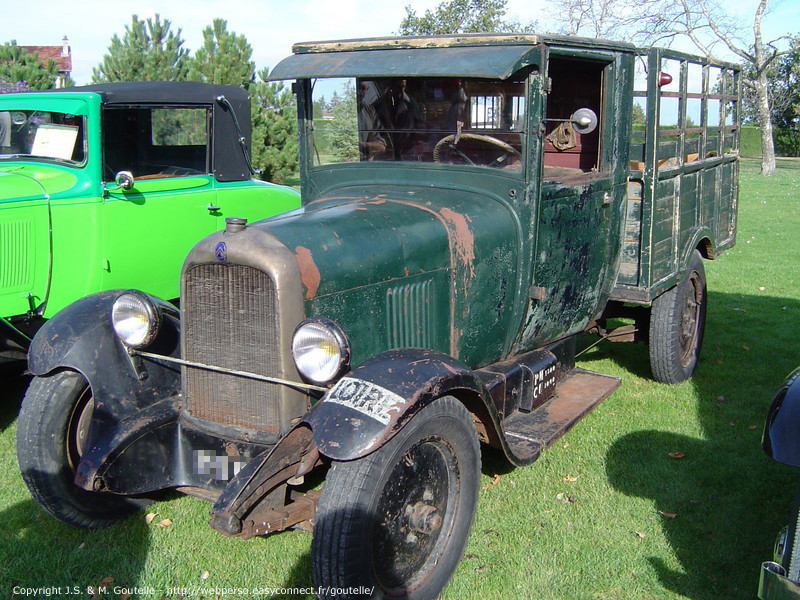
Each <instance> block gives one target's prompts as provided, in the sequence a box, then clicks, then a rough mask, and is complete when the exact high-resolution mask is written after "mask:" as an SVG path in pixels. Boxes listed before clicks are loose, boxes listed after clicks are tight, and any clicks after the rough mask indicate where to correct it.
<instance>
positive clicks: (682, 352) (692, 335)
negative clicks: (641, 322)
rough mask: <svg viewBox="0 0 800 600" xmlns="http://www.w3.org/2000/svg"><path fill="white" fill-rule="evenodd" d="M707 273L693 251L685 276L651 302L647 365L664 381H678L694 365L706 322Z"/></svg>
mask: <svg viewBox="0 0 800 600" xmlns="http://www.w3.org/2000/svg"><path fill="white" fill-rule="evenodd" d="M706 304H707V300H706V275H705V271H704V269H703V258H702V256H700V253H699V252H698V251H696V250H695V252H694V255H693V256H692V259H691V261H690V262H689V271H688V273H687V276H686V279H684V280H683V281H681V283H679V284H678V285H676V286H675V287H674V288H672V289H671V290H669V291H668V292H665V293H664V294H662V295H661V296H659V297H658V298H656V299H655V300H654V301H653V307H652V309H651V313H650V367H651V369H652V371H653V376H654V377H655V378H656V379H657V380H658V381H662V382H664V383H679V382H681V381H684V380H686V379H688V378H689V377H691V376H692V373H694V369H695V367H696V366H697V359H698V357H699V355H700V348H701V346H702V344H703V332H704V330H705V321H706Z"/></svg>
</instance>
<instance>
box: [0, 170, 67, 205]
mask: <svg viewBox="0 0 800 600" xmlns="http://www.w3.org/2000/svg"><path fill="white" fill-rule="evenodd" d="M78 181H79V178H78V177H77V176H76V175H75V174H74V173H71V172H70V171H68V170H66V169H63V168H58V167H51V166H47V165H40V164H20V163H13V164H8V165H3V164H0V204H2V203H5V202H13V201H16V200H33V199H41V198H45V197H46V196H48V197H52V196H55V195H59V194H63V193H65V192H69V191H70V190H72V189H73V188H75V187H76V185H77V184H78Z"/></svg>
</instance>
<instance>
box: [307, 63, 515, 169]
mask: <svg viewBox="0 0 800 600" xmlns="http://www.w3.org/2000/svg"><path fill="white" fill-rule="evenodd" d="M312 96H313V98H312V99H313V103H314V156H313V160H314V162H315V164H317V165H323V164H330V163H348V162H365V161H404V162H426V163H446V164H466V165H473V166H481V167H490V168H495V169H503V170H507V171H511V172H521V171H522V162H523V161H522V159H521V157H522V152H523V147H524V141H525V132H526V119H525V116H526V115H525V83H524V81H523V80H513V79H508V80H502V81H500V80H486V79H463V78H446V77H417V78H369V79H367V78H347V79H325V80H317V81H316V82H315V84H314V91H313V95H312ZM326 96H327V99H326Z"/></svg>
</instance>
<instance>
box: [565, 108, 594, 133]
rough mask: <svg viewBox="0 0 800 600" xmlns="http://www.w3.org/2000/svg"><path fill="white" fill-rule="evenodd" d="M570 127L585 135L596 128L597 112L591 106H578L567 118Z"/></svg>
mask: <svg viewBox="0 0 800 600" xmlns="http://www.w3.org/2000/svg"><path fill="white" fill-rule="evenodd" d="M569 120H570V122H571V123H572V128H573V129H574V130H575V131H577V132H578V133H580V134H581V135H585V134H587V133H592V132H593V131H594V130H595V129H597V114H596V113H595V112H594V111H593V110H592V109H591V108H579V109H578V110H576V111H575V112H574V113H572V116H571V117H570V118H569Z"/></svg>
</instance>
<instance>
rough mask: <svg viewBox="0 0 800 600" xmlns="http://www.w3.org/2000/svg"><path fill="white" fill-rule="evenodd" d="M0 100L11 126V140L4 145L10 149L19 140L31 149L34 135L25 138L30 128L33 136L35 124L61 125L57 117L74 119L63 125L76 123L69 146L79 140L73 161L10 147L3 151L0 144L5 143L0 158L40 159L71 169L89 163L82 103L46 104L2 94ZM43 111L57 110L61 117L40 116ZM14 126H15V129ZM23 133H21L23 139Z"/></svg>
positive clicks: (16, 159) (56, 112)
mask: <svg viewBox="0 0 800 600" xmlns="http://www.w3.org/2000/svg"><path fill="white" fill-rule="evenodd" d="M3 100H5V101H3V102H0V114H2V113H8V115H9V126H10V127H11V131H10V132H9V141H10V142H11V144H10V145H9V146H8V148H9V149H10V150H13V149H14V147H15V145H16V144H20V143H27V144H30V146H31V147H30V150H32V149H33V144H34V143H35V137H34V138H31V139H27V138H28V137H29V136H30V133H31V132H32V131H33V132H34V136H35V131H37V130H38V129H39V127H40V126H43V125H44V126H48V129H53V130H55V129H60V128H61V126H62V125H64V124H63V123H61V122H60V121H61V120H64V119H67V118H68V119H69V120H71V121H77V124H76V125H74V124H70V125H66V127H77V131H76V132H75V133H76V139H75V142H74V144H73V146H76V147H77V144H80V151H81V154H82V158H81V160H80V161H77V160H72V159H68V158H62V157H59V156H53V155H47V154H33V153H32V152H31V151H28V152H20V151H16V152H14V151H10V152H7V153H3V151H2V148H5V146H3V147H0V161H1V162H12V161H24V162H44V163H52V164H57V165H61V166H65V167H70V168H74V169H82V168H84V167H85V166H86V165H87V164H88V163H89V131H88V125H89V124H88V118H87V115H86V110H85V104H84V103H80V104H79V105H75V106H71V105H72V104H74V103H69V105H65V106H54V105H53V103H48V105H47V106H40V105H39V103H31V102H24V101H20V102H18V103H11V102H8V101H7V100H6V99H5V98H4V99H3ZM21 100H22V99H21ZM70 108H73V109H78V110H75V111H74V112H68V111H69V109H70ZM15 113H16V114H15ZM20 113H24V117H20V116H19V114H20ZM43 114H48V115H56V114H57V115H61V116H62V118H61V119H53V118H52V116H50V117H49V119H42V115H43ZM31 125H35V126H36V128H35V129H32V128H31ZM14 128H16V130H15V129H14ZM23 136H25V139H24V140H23ZM53 143H56V141H55V140H54V141H53ZM74 153H75V150H74V149H73V154H74Z"/></svg>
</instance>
